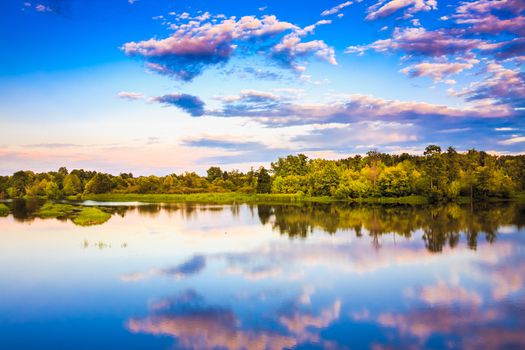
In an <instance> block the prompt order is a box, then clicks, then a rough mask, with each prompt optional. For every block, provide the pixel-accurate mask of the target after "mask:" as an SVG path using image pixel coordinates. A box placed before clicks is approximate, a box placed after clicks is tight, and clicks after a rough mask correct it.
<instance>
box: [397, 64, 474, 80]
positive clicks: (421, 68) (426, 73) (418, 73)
mask: <svg viewBox="0 0 525 350" xmlns="http://www.w3.org/2000/svg"><path fill="white" fill-rule="evenodd" d="M475 63H477V60H475V61H473V62H466V63H461V62H450V63H428V62H423V63H418V64H415V65H412V66H410V67H406V68H403V69H401V72H402V73H404V74H407V75H409V76H411V77H432V78H433V79H434V81H442V80H443V78H444V77H445V76H448V75H451V74H457V73H461V72H463V71H464V70H466V69H471V68H472V67H473V66H474V64H475Z"/></svg>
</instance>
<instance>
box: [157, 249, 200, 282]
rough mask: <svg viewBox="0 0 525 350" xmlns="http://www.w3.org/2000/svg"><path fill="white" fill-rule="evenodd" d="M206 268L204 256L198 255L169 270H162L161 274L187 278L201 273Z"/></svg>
mask: <svg viewBox="0 0 525 350" xmlns="http://www.w3.org/2000/svg"><path fill="white" fill-rule="evenodd" d="M205 267H206V259H205V257H204V256H202V255H196V256H194V257H193V258H191V259H190V260H188V261H186V262H184V263H182V264H180V265H178V266H175V267H173V268H169V269H163V270H161V274H163V275H166V276H170V277H174V278H185V277H188V276H191V275H194V274H196V273H199V272H200V271H202V270H203V269H204V268H205Z"/></svg>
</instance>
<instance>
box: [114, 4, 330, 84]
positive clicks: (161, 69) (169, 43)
mask: <svg viewBox="0 0 525 350" xmlns="http://www.w3.org/2000/svg"><path fill="white" fill-rule="evenodd" d="M183 15H184V14H181V15H179V16H178V17H177V20H181V19H184V20H186V23H183V24H176V25H175V24H174V25H172V26H171V27H172V28H173V29H174V33H173V34H172V35H171V36H170V37H168V38H165V39H158V40H157V39H149V40H145V41H140V42H128V43H125V44H124V45H123V46H122V50H123V51H124V52H125V53H126V54H127V55H129V56H137V57H142V58H144V59H145V60H146V67H148V68H149V69H150V70H153V71H155V72H157V73H160V74H163V75H167V76H171V77H174V78H177V79H179V80H182V81H191V80H193V79H194V78H195V77H196V76H198V75H200V74H201V73H202V72H203V71H204V70H205V69H206V68H208V67H211V66H217V65H221V64H225V63H227V62H228V61H229V60H230V58H231V57H232V56H233V55H234V54H235V53H237V54H239V55H249V54H252V53H255V52H257V53H260V54H262V55H263V56H264V55H265V54H266V53H267V52H270V54H269V55H267V56H268V57H269V58H271V59H274V60H276V61H277V62H278V63H279V64H280V65H281V66H285V67H286V68H293V69H297V68H298V67H299V64H298V63H297V62H295V60H296V59H300V58H305V57H306V56H309V55H313V56H315V57H318V58H320V59H322V60H325V61H327V62H330V63H334V62H335V58H334V57H333V56H334V52H333V49H330V48H329V47H328V46H327V45H326V44H325V43H324V42H323V41H321V40H314V41H309V42H302V41H301V39H300V36H304V35H306V34H309V33H311V32H312V31H313V30H314V29H315V27H316V26H318V25H321V24H327V23H329V21H319V22H317V23H316V24H314V25H311V26H308V27H306V28H304V29H301V28H299V27H297V26H296V25H294V24H291V23H289V22H284V21H279V20H278V19H277V18H276V17H275V16H270V15H265V16H263V17H262V18H257V17H254V16H244V17H241V18H239V19H238V20H237V19H236V18H235V17H231V18H229V19H224V18H220V17H219V16H215V17H210V15H209V14H208V16H206V17H204V18H202V16H200V17H201V18H198V19H197V18H193V19H191V18H189V16H183ZM219 19H220V22H218V20H219ZM285 33H287V34H286V35H284V36H283V34H285ZM279 37H282V40H281V41H280V42H279V41H278V40H279Z"/></svg>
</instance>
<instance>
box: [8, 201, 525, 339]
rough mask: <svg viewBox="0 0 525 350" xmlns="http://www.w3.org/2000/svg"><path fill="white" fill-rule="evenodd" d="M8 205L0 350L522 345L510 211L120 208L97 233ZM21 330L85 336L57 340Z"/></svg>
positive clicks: (519, 221)
mask: <svg viewBox="0 0 525 350" xmlns="http://www.w3.org/2000/svg"><path fill="white" fill-rule="evenodd" d="M12 205H13V207H12V210H13V215H12V216H10V217H8V218H0V259H2V260H1V261H2V264H1V265H0V280H3V281H9V283H6V285H5V286H2V287H3V290H4V293H5V297H4V298H3V299H2V300H0V347H1V348H24V346H21V345H20V344H21V341H20V339H28V337H27V334H32V335H33V338H34V340H31V341H29V345H32V346H25V347H26V348H31V347H35V346H36V345H37V344H38V346H39V347H44V348H46V347H47V348H71V347H75V346H78V344H80V343H82V344H84V346H86V347H88V348H114V346H113V345H115V344H107V343H104V342H102V341H101V340H100V339H119V343H118V346H117V347H124V346H125V347H126V348H150V349H154V348H161V349H166V348H177V349H179V348H181V349H289V348H297V349H301V348H308V349H310V348H320V349H321V348H322V349H331V348H333V349H345V348H359V349H361V348H363V349H368V348H370V349H384V348H385V349H386V348H396V349H411V348H415V349H420V348H429V349H443V348H461V349H509V348H510V349H514V348H524V347H525V333H523V329H525V316H524V315H525V231H524V225H525V220H524V216H525V212H524V207H523V205H520V204H517V203H500V204H490V205H488V204H487V205H478V206H473V207H471V206H469V205H466V206H463V205H457V204H449V205H445V206H424V207H418V206H350V205H337V204H329V205H314V204H305V205H287V206H279V205H252V206H250V205H225V206H218V205H192V204H152V205H140V206H133V205H127V206H116V207H112V208H113V209H112V210H113V213H114V216H113V218H112V219H111V220H110V221H108V222H107V223H105V224H104V225H101V226H97V227H76V226H74V225H73V224H72V223H71V222H64V221H57V220H55V219H50V220H42V219H38V218H36V217H35V214H34V213H35V212H36V211H37V210H38V206H39V205H41V203H36V204H35V203H28V202H26V203H14V202H13V203H12ZM27 222H31V225H26V223H27ZM152 233H155V234H152ZM84 239H89V241H90V242H97V241H104V242H108V244H110V245H111V246H115V247H121V245H122V242H126V249H109V248H108V249H102V250H100V249H96V250H95V249H93V250H90V249H83V248H82V244H81V242H82V241H83V240H84ZM32 242H34V245H33V243H32ZM29 261H30V262H31V263H29ZM22 276H23V277H22ZM27 281H31V282H30V283H28V282H27ZM64 281H67V283H64ZM71 286H75V287H74V288H73V289H70V288H72V287H71ZM90 293H92V294H90ZM19 295H24V296H25V297H24V298H20V297H19ZM27 309H29V310H31V311H27ZM22 310H26V313H25V314H24V312H22ZM71 310H73V311H71ZM28 314H29V316H28ZM50 315H51V316H50ZM13 319H21V320H22V321H19V322H18V323H17V322H15V321H12V320H13ZM108 320H109V321H108ZM64 322H65V323H64ZM101 323H102V324H104V325H105V326H104V327H98V328H97V327H96V325H98V324H101ZM31 324H37V325H39V327H41V326H42V325H47V324H49V328H53V329H61V328H63V327H65V326H64V324H67V325H68V327H69V332H72V333H71V334H75V330H77V331H78V332H80V331H82V330H86V329H93V331H92V336H90V337H89V338H88V339H86V338H85V337H79V338H71V339H69V341H68V342H67V341H66V342H62V343H60V344H57V343H56V340H53V339H52V338H50V339H47V338H46V339H44V338H43V336H42V335H41V334H42V333H39V332H38V331H37V330H35V329H34V328H31V326H30V325H31ZM51 332H52V331H51ZM33 338H31V339H33ZM32 341H33V343H32ZM24 344H28V343H24ZM110 345H111V346H110Z"/></svg>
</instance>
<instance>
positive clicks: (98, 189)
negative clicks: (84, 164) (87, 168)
mask: <svg viewBox="0 0 525 350" xmlns="http://www.w3.org/2000/svg"><path fill="white" fill-rule="evenodd" d="M111 185H112V184H111V178H110V177H109V175H107V174H102V173H97V174H96V175H95V176H93V178H92V179H91V180H89V181H88V183H87V184H86V188H85V189H84V191H85V192H86V193H93V194H99V193H108V192H110V191H111Z"/></svg>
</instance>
